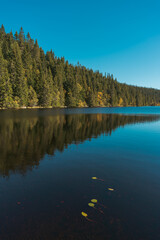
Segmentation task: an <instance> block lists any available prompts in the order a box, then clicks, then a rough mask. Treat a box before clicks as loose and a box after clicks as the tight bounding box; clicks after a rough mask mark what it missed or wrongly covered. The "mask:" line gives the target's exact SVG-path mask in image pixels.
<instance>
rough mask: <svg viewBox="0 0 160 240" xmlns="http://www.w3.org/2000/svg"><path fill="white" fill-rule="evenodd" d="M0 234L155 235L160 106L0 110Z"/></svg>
mask: <svg viewBox="0 0 160 240" xmlns="http://www.w3.org/2000/svg"><path fill="white" fill-rule="evenodd" d="M92 177H97V178H99V179H103V180H104V181H100V180H98V179H97V180H93V179H92ZM108 188H113V189H114V191H109V190H108ZM93 198H95V199H97V200H98V202H99V204H98V205H97V204H96V206H95V207H96V209H95V208H92V207H89V206H88V203H89V202H90V200H91V199H93ZM100 204H103V205H104V206H105V207H104V206H102V205H100ZM82 211H83V212H85V213H87V214H88V218H89V219H90V220H91V221H92V222H91V221H88V220H87V219H86V218H85V217H83V216H82V215H81V212H82ZM101 211H103V212H104V213H102V212H101ZM0 239H2V240H10V239H11V240H32V239H33V240H41V239H42V240H43V239H44V240H45V239H47V240H48V239H49V240H52V239H53V240H72V239H73V240H79V239H84V240H95V239H96V240H97V239H98V240H121V239H123V240H158V239H160V107H148V108H147V107H146V108H93V109H65V110H62V109H61V110H58V109H57V110H51V109H48V110H47V109H46V110H45V109H44V110H17V111H16V110H14V111H11V110H10V111H9V110H8V111H0Z"/></svg>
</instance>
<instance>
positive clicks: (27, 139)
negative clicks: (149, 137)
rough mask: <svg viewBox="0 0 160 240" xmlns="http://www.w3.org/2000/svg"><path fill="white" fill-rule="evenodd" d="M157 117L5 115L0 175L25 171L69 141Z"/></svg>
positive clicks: (0, 136) (1, 129)
mask: <svg viewBox="0 0 160 240" xmlns="http://www.w3.org/2000/svg"><path fill="white" fill-rule="evenodd" d="M156 120H159V116H151V115H148V116H138V115H135V116H131V115H128V116H127V115H118V114H111V115H110V114H73V115H72V114H70V115H63V114H60V115H52V116H51V115H45V116H44V115H42V114H41V115H39V114H35V113H34V115H33V116H32V114H30V115H29V116H28V117H26V116H25V117H22V116H21V115H18V114H16V116H13V115H12V116H8V115H7V116H6V115H5V114H4V115H3V114H1V119H0V174H1V175H3V176H9V174H10V173H11V172H17V171H18V172H21V173H25V172H26V171H27V170H29V169H30V170H31V169H32V168H33V167H34V166H38V165H39V161H40V160H41V159H42V158H43V157H44V155H45V154H49V155H54V152H55V150H59V151H63V150H64V148H66V147H67V146H68V145H69V144H71V143H77V144H78V143H80V142H83V141H85V140H86V139H91V138H92V137H95V138H97V137H98V136H99V135H100V134H106V135H111V133H112V131H114V130H115V129H116V128H118V127H120V126H124V125H126V124H134V123H140V122H151V121H156Z"/></svg>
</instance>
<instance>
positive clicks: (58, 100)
mask: <svg viewBox="0 0 160 240" xmlns="http://www.w3.org/2000/svg"><path fill="white" fill-rule="evenodd" d="M0 49H1V50H0V66H1V69H0V91H1V92H0V96H1V100H0V101H1V105H0V108H2V107H3V108H8V107H24V106H26V107H27V106H33V107H34V106H36V105H38V106H43V107H64V106H67V107H85V106H89V107H94V106H96V107H98V106H107V107H109V106H147V105H160V90H156V89H151V88H143V87H136V86H130V85H127V84H122V83H119V82H118V81H117V79H114V77H113V75H110V74H108V75H106V74H105V75H104V76H103V74H101V73H99V71H95V72H94V71H93V70H92V69H87V68H86V67H84V66H81V65H80V64H79V63H78V64H77V65H76V66H74V65H72V64H69V63H68V61H65V59H64V57H61V58H57V57H55V55H54V52H53V51H52V50H51V51H48V52H47V53H46V54H45V53H44V51H43V49H42V48H40V47H39V45H38V41H37V40H36V41H34V40H33V39H31V36H30V34H29V33H28V34H27V36H25V34H24V31H23V28H21V29H20V31H19V33H18V32H16V33H15V34H14V35H13V34H12V32H10V33H6V32H5V28H4V26H3V25H2V26H1V28H0Z"/></svg>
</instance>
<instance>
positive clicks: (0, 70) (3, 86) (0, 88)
mask: <svg viewBox="0 0 160 240" xmlns="http://www.w3.org/2000/svg"><path fill="white" fill-rule="evenodd" d="M11 107H13V99H12V87H11V83H10V80H9V74H8V70H7V62H6V60H4V58H3V55H2V49H1V47H0V108H11Z"/></svg>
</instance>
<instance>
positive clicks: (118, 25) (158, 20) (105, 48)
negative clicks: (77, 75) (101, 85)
mask: <svg viewBox="0 0 160 240" xmlns="http://www.w3.org/2000/svg"><path fill="white" fill-rule="evenodd" d="M0 8H1V14H0V23H1V24H4V26H5V29H6V31H7V32H9V31H10V30H11V29H12V31H13V32H15V31H16V30H18V31H19V29H20V27H21V26H22V27H23V29H24V31H25V33H27V32H30V35H31V37H32V38H34V39H38V42H39V45H40V46H41V47H42V48H43V49H44V50H45V51H47V50H50V49H53V51H54V52H55V54H56V55H57V56H64V57H65V59H67V60H69V62H70V63H73V64H76V63H77V62H78V61H79V62H80V64H81V65H85V66H86V67H88V68H93V69H94V70H99V71H100V72H103V73H105V72H106V73H112V74H113V75H114V77H116V78H117V79H118V81H120V82H126V83H128V84H134V85H138V86H146V87H154V88H159V89H160V1H159V0H152V1H148V0H134V1H133V0H132V1H131V0H127V1H126V0H104V1H102V0H99V1H95V0H92V1H87V0H81V1H76V0H74V1H73V0H61V1H58V0H56V1H55V0H45V1H44V0H43V1H42V0H39V1H37V0H28V1H22V0H21V1H20V0H14V1H13V0H5V1H1V6H0Z"/></svg>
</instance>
